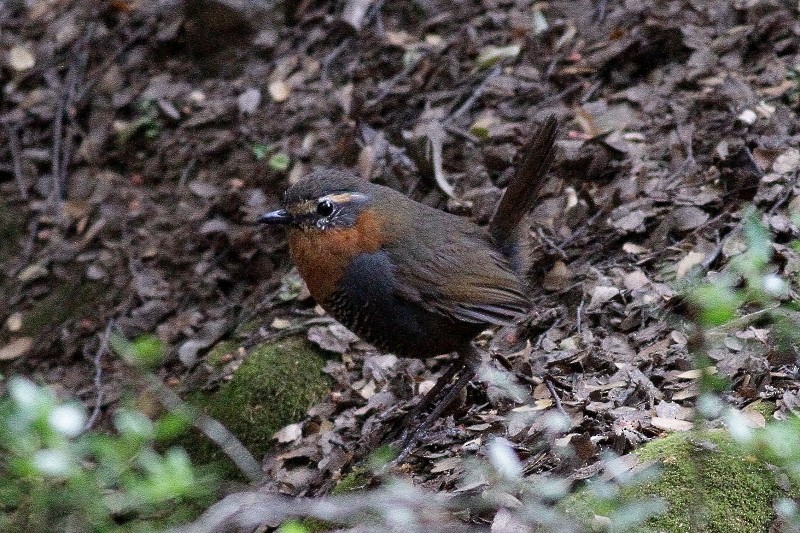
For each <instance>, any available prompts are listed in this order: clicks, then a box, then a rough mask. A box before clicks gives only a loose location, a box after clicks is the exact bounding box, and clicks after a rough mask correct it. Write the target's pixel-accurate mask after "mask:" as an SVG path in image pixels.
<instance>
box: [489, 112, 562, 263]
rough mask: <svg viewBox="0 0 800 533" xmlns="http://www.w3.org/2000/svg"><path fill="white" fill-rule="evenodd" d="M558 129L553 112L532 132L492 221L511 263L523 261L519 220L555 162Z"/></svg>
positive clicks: (491, 227) (491, 228)
mask: <svg viewBox="0 0 800 533" xmlns="http://www.w3.org/2000/svg"><path fill="white" fill-rule="evenodd" d="M557 131H558V121H557V120H556V118H555V117H554V116H553V115H550V116H549V117H548V118H547V120H545V122H544V124H542V125H541V126H540V127H539V128H538V130H537V131H536V132H535V133H534V134H533V135H531V138H530V140H529V141H528V143H527V145H526V146H525V148H524V154H525V155H524V156H523V159H522V162H521V163H520V164H519V166H518V167H517V172H516V174H515V175H514V179H512V180H511V183H510V184H509V185H508V187H507V188H506V192H505V194H503V198H502V199H501V200H500V205H499V206H498V207H497V211H496V212H495V214H494V217H492V221H491V222H490V223H489V233H490V234H491V236H492V238H493V239H494V241H495V243H496V244H497V246H498V247H499V248H500V250H501V251H502V252H503V254H504V255H506V256H507V257H508V258H509V259H510V260H511V262H512V266H514V265H515V264H516V263H518V261H520V257H519V255H520V248H521V247H522V244H523V243H521V242H520V236H519V231H518V229H519V224H520V222H521V221H522V219H523V217H524V216H525V215H526V214H527V213H528V211H530V210H531V208H532V207H533V204H534V202H535V201H536V199H537V198H538V195H537V192H538V190H539V189H540V188H541V187H542V184H543V183H544V180H545V177H546V175H547V170H548V169H549V168H550V164H551V163H552V162H553V156H554V145H555V139H556V134H557ZM520 268H522V267H521V265H520ZM515 269H516V270H519V269H518V268H515Z"/></svg>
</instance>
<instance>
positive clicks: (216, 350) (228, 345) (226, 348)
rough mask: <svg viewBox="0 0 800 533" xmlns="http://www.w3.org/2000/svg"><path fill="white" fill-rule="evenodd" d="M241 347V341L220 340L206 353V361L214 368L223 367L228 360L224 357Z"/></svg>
mask: <svg viewBox="0 0 800 533" xmlns="http://www.w3.org/2000/svg"><path fill="white" fill-rule="evenodd" d="M238 347H239V343H237V342H235V341H222V342H218V343H217V344H216V345H215V346H214V347H213V348H211V351H210V352H208V355H206V363H208V364H209V365H211V366H213V367H214V368H217V369H219V368H222V367H223V366H224V365H225V363H227V361H225V360H224V359H223V358H224V357H225V356H226V355H228V354H229V353H231V352H234V351H236V348H238Z"/></svg>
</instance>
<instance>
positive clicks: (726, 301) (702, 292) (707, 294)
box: [689, 283, 744, 327]
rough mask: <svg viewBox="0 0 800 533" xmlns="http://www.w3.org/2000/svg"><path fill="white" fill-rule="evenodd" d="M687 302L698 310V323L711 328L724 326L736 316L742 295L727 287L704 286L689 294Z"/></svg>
mask: <svg viewBox="0 0 800 533" xmlns="http://www.w3.org/2000/svg"><path fill="white" fill-rule="evenodd" d="M689 300H690V301H691V302H692V303H694V304H695V305H696V306H697V307H698V308H699V317H698V318H699V321H700V323H701V324H702V325H704V326H708V327H713V326H719V325H720V324H724V323H726V322H728V321H730V320H731V319H733V318H734V317H735V316H736V310H737V309H738V308H739V306H740V305H741V304H742V303H743V302H744V298H743V297H742V295H741V294H740V293H739V292H738V291H736V290H734V289H732V288H731V287H729V286H727V285H723V284H721V283H718V284H705V285H701V286H699V287H696V288H695V289H694V290H692V292H690V293H689Z"/></svg>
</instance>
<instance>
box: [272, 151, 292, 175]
mask: <svg viewBox="0 0 800 533" xmlns="http://www.w3.org/2000/svg"><path fill="white" fill-rule="evenodd" d="M290 163H291V159H289V156H288V155H286V154H284V153H283V152H278V153H277V154H275V155H273V156H272V157H270V158H269V168H271V169H272V170H277V171H278V172H285V171H286V169H288V168H289V164H290Z"/></svg>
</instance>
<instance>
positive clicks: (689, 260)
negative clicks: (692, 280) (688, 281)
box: [675, 251, 706, 279]
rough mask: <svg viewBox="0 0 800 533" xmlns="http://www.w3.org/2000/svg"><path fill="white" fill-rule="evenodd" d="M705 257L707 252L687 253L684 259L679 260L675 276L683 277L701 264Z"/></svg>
mask: <svg viewBox="0 0 800 533" xmlns="http://www.w3.org/2000/svg"><path fill="white" fill-rule="evenodd" d="M705 257H706V256H705V254H701V253H700V252H694V251H692V252H689V253H688V254H686V256H685V257H684V258H683V259H681V260H680V261H678V265H677V267H676V269H675V278H676V279H683V278H684V277H685V276H686V274H688V273H689V272H690V271H691V270H692V269H693V268H694V267H696V266H698V265H701V264H702V263H703V259H705Z"/></svg>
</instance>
